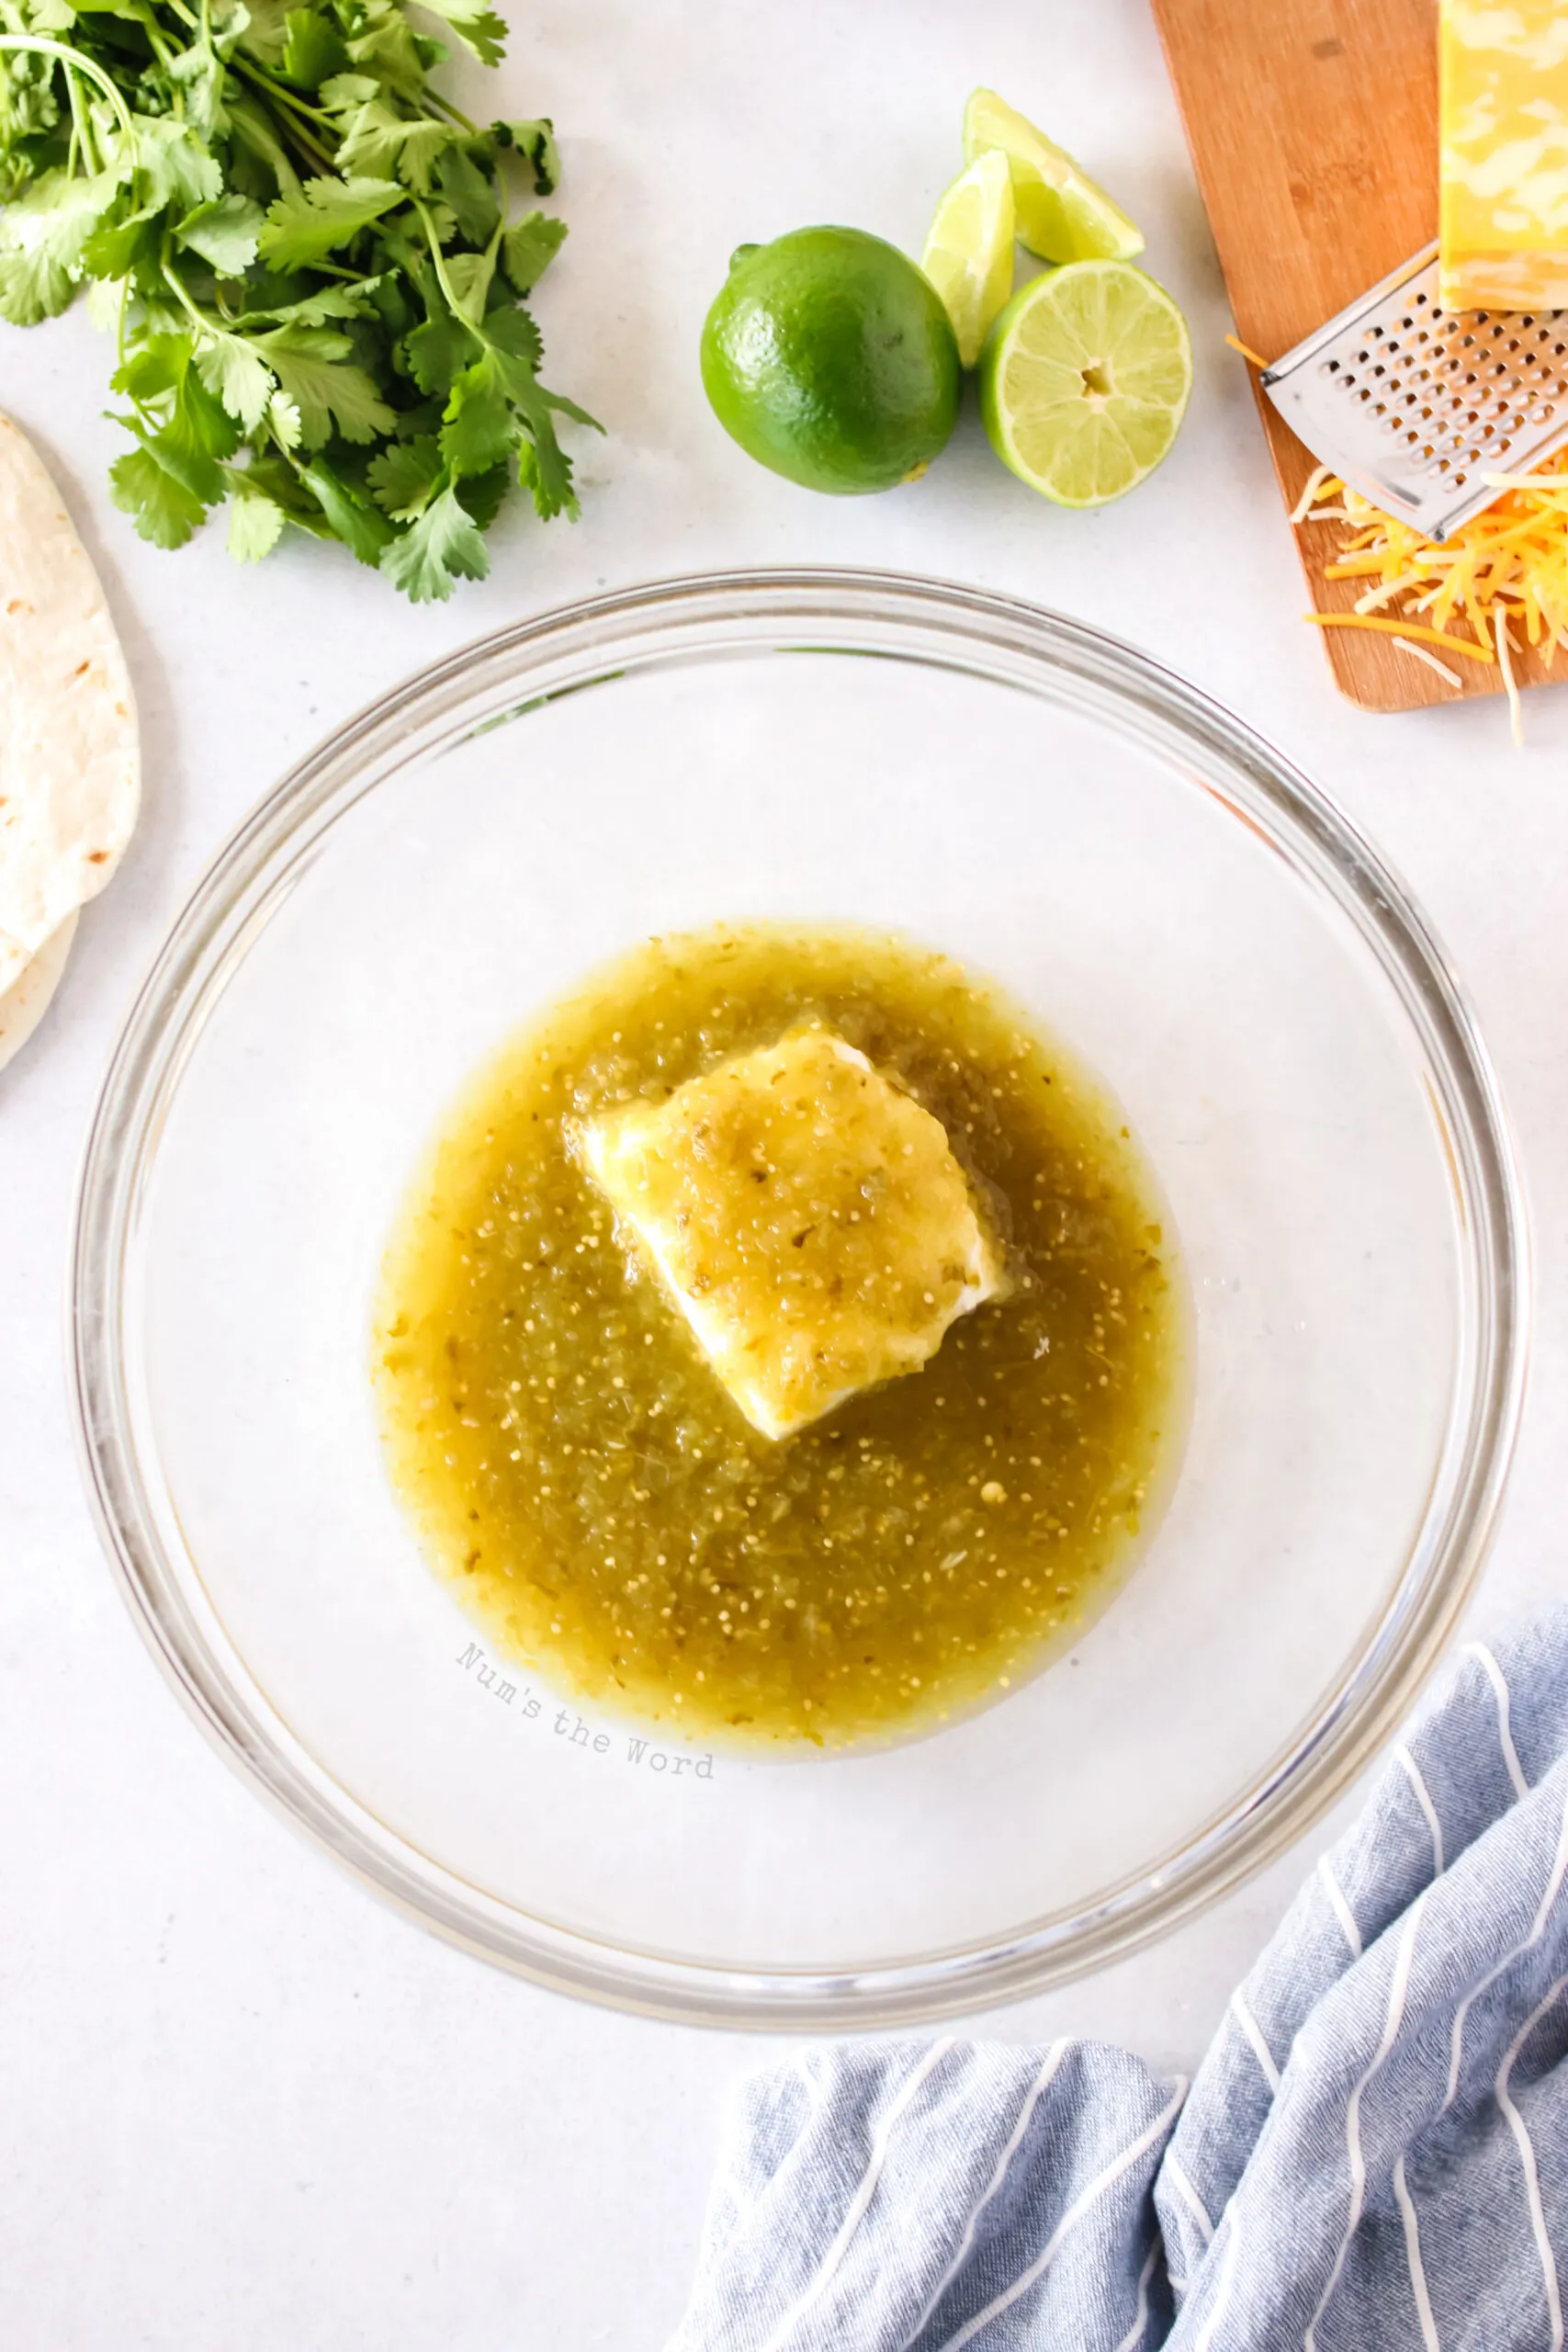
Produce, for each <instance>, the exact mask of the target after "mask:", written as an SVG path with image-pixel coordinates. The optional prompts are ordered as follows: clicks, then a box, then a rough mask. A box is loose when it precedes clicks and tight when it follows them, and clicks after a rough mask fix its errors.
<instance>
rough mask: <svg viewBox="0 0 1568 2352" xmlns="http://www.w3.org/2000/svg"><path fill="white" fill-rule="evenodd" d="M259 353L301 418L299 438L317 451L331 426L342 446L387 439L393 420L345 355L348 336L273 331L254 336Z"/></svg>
mask: <svg viewBox="0 0 1568 2352" xmlns="http://www.w3.org/2000/svg"><path fill="white" fill-rule="evenodd" d="M256 343H257V347H258V348H259V349H260V350H261V352H262V353H263V355H264V356H265V360H266V362H267V365H268V366H269V367H270V368H272V369H273V371H274V372H275V374H276V377H277V380H278V382H279V384H280V385H281V386H282V387H283V390H284V391H285V392H286V393H287V395H288V398H289V400H291V401H293V403H294V405H295V407H296V408H297V409H298V410H299V423H300V438H301V441H302V443H303V446H304V447H306V448H307V449H319V448H320V447H321V444H322V443H323V442H324V441H325V440H326V439H327V437H328V435H330V434H331V432H332V430H333V425H334V424H335V425H336V427H337V430H338V431H339V432H340V433H341V434H342V435H343V437H344V440H345V441H373V440H374V439H375V438H376V436H377V435H378V434H381V433H390V432H391V430H392V428H393V426H394V425H395V424H396V423H397V418H396V416H395V414H394V413H393V411H392V410H391V409H389V407H388V405H387V403H386V401H384V400H383V399H382V398H381V395H380V394H379V392H378V390H376V386H375V384H374V382H373V381H372V379H370V377H368V376H367V374H366V372H365V370H364V368H358V367H355V366H354V365H353V364H352V363H351V362H349V361H347V360H346V358H345V356H344V355H345V354H346V353H348V352H349V351H351V350H352V349H353V347H354V346H353V345H352V344H351V343H350V342H349V340H348V337H347V336H346V335H342V334H333V332H332V330H331V329H330V328H327V327H294V326H287V327H276V328H275V329H274V330H273V331H272V333H271V334H265V335H258V336H257V338H256Z"/></svg>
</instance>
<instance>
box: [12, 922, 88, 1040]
mask: <svg viewBox="0 0 1568 2352" xmlns="http://www.w3.org/2000/svg"><path fill="white" fill-rule="evenodd" d="M75 936H76V918H75V916H74V915H73V914H70V915H67V916H66V918H65V921H64V922H62V924H61V926H60V929H59V930H58V931H57V932H56V933H55V934H54V936H53V938H52V939H46V940H45V941H44V943H43V945H42V946H41V947H40V948H39V952H38V954H37V955H36V956H33V957H32V958H31V959H30V960H29V961H28V963H27V964H25V965H24V966H23V967H22V976H21V978H20V979H17V980H13V981H12V983H11V985H10V987H9V988H8V989H6V993H5V995H4V996H0V1069H5V1067H6V1063H7V1062H8V1061H9V1060H10V1059H11V1057H12V1055H13V1054H19V1053H20V1052H21V1050H22V1047H23V1046H25V1045H26V1044H27V1042H28V1038H29V1037H30V1036H31V1035H32V1034H33V1031H34V1030H35V1029H36V1028H37V1027H38V1025H39V1022H40V1021H41V1020H42V1019H43V1016H44V1014H45V1013H46V1012H48V1010H49V1001H50V999H51V996H52V995H53V994H54V991H55V989H57V988H58V987H59V985H60V976H61V974H62V972H63V971H64V969H65V960H66V957H67V956H69V955H70V953H71V942H72V941H73V939H74V938H75Z"/></svg>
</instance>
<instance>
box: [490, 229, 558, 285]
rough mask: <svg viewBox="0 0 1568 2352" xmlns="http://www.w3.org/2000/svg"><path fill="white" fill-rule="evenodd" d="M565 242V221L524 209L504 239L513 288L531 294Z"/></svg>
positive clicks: (504, 265) (503, 262)
mask: <svg viewBox="0 0 1568 2352" xmlns="http://www.w3.org/2000/svg"><path fill="white" fill-rule="evenodd" d="M564 243H566V222H565V221H564V220H552V218H551V217H550V215H549V214H548V213H547V212H525V214H524V216H523V218H522V220H518V221H515V222H514V223H513V226H512V227H511V228H510V229H508V230H507V231H506V232H504V234H503V235H502V240H501V266H502V269H504V270H505V272H506V275H507V278H508V280H509V281H510V283H511V285H512V287H513V289H514V290H515V291H516V292H517V293H519V294H531V293H532V292H533V290H534V288H535V287H536V286H537V284H538V282H539V280H540V278H541V277H543V276H544V274H545V272H546V270H547V269H548V267H549V266H550V264H551V262H552V261H554V259H555V257H556V255H557V254H558V253H559V251H560V249H561V247H562V245H563V244H564Z"/></svg>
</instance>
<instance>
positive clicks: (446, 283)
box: [412, 196, 463, 319]
mask: <svg viewBox="0 0 1568 2352" xmlns="http://www.w3.org/2000/svg"><path fill="white" fill-rule="evenodd" d="M412 203H413V209H414V210H415V211H416V212H417V213H418V215H419V217H420V222H421V225H422V226H423V230H424V235H425V242H426V243H427V244H428V245H429V247H430V258H431V260H432V261H433V262H434V264H435V280H436V284H437V285H438V286H439V287H440V288H441V291H442V292H443V294H445V296H446V307H447V309H448V310H449V311H451V313H452V315H453V317H454V318H456V319H460V318H461V317H462V315H463V306H462V304H461V303H460V302H459V301H458V300H457V296H456V294H454V293H453V291H452V281H451V279H450V278H449V277H447V275H446V261H445V260H444V258H443V256H442V252H441V240H440V238H439V237H438V236H437V235H436V233H435V223H434V220H432V219H431V217H430V215H429V213H428V212H427V211H426V210H425V209H424V205H423V202H422V200H421V199H420V198H418V197H417V196H416V197H414V198H412Z"/></svg>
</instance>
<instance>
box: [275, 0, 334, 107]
mask: <svg viewBox="0 0 1568 2352" xmlns="http://www.w3.org/2000/svg"><path fill="white" fill-rule="evenodd" d="M283 24H284V31H285V35H286V38H285V40H284V45H283V71H284V74H285V75H286V77H287V78H288V80H289V81H290V82H297V83H298V84H299V87H300V88H301V89H302V90H319V89H320V88H321V84H322V83H323V82H325V81H329V80H330V79H331V77H332V76H333V74H341V73H343V72H344V69H345V68H346V66H347V64H348V51H347V49H346V48H345V46H344V39H343V35H342V34H341V33H340V32H339V31H338V29H337V27H336V26H335V25H334V24H333V22H332V21H331V19H330V18H329V17H323V16H318V15H317V13H316V11H315V9H314V8H290V9H289V11H288V15H287V16H286V17H284V19H283Z"/></svg>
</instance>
